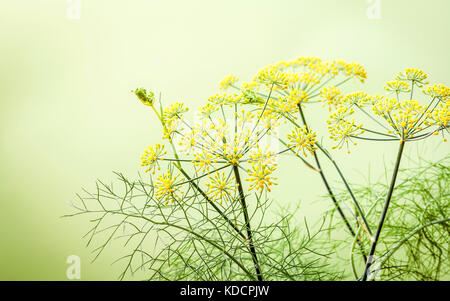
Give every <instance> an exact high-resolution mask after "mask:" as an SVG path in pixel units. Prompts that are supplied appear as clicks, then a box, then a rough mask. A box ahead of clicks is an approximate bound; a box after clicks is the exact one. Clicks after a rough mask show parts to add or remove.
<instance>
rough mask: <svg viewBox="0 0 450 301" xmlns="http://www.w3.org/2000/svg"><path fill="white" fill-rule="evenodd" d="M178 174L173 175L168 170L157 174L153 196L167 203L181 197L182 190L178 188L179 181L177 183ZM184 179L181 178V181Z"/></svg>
mask: <svg viewBox="0 0 450 301" xmlns="http://www.w3.org/2000/svg"><path fill="white" fill-rule="evenodd" d="M178 177H179V175H176V176H173V175H172V172H171V171H170V170H168V171H167V173H165V174H162V175H159V176H158V177H157V179H156V183H155V189H156V191H155V196H156V198H157V199H158V200H160V201H162V202H164V204H165V205H167V204H168V203H169V202H172V203H174V202H175V201H176V200H180V199H181V195H182V194H183V192H182V191H181V190H180V187H181V185H180V183H177V179H178ZM183 180H184V179H183V178H182V179H181V181H183Z"/></svg>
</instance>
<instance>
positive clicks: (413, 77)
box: [395, 68, 428, 87]
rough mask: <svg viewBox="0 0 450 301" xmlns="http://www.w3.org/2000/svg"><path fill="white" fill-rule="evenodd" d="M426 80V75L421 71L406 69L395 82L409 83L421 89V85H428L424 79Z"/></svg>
mask: <svg viewBox="0 0 450 301" xmlns="http://www.w3.org/2000/svg"><path fill="white" fill-rule="evenodd" d="M427 78H428V74H426V73H425V72H424V71H423V70H420V69H416V68H408V69H406V70H405V71H404V72H400V73H399V74H398V75H397V76H396V77H395V80H399V81H405V80H406V81H411V82H412V83H413V84H415V85H417V86H418V87H422V86H423V85H426V84H428V82H427V81H426V79H427Z"/></svg>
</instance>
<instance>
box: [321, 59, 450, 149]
mask: <svg viewBox="0 0 450 301" xmlns="http://www.w3.org/2000/svg"><path fill="white" fill-rule="evenodd" d="M427 78H428V75H427V74H426V73H425V72H424V71H422V70H419V69H412V68H410V69H406V70H405V71H404V72H400V73H399V74H398V75H397V76H396V77H395V80H394V81H389V82H387V83H386V85H385V89H386V90H387V91H388V92H393V93H395V96H396V97H395V98H391V97H387V96H382V95H375V96H369V95H368V94H366V93H364V92H357V93H352V94H349V95H347V96H345V97H341V96H340V94H339V93H338V92H337V91H334V89H333V88H332V87H330V88H324V89H322V91H321V97H322V98H323V99H324V100H323V101H326V102H327V104H329V105H330V104H332V105H334V106H335V107H336V109H335V111H334V112H333V113H332V114H331V115H330V116H329V119H328V121H327V122H328V125H329V126H328V130H329V133H330V138H331V139H332V140H334V141H338V145H337V146H335V147H337V148H341V147H342V145H343V144H347V145H348V141H349V140H350V139H351V138H358V136H360V135H362V134H364V133H365V132H370V133H371V134H374V135H381V136H382V137H380V136H376V137H372V138H369V139H368V140H386V139H387V140H390V139H391V140H392V139H393V138H394V139H399V140H400V141H405V140H411V139H415V138H423V137H427V136H429V135H427V134H423V133H422V131H424V130H425V127H424V126H426V128H430V127H432V126H435V127H437V128H436V129H435V130H432V131H431V132H430V133H429V134H431V133H434V134H437V133H438V132H439V131H441V130H443V129H445V128H447V127H448V124H449V118H450V117H449V103H450V100H449V99H450V88H448V87H446V86H444V85H433V86H430V87H428V88H426V89H425V90H424V91H423V92H424V93H425V94H426V95H429V96H430V97H431V98H432V99H431V101H430V102H429V104H428V105H427V106H425V105H422V104H420V102H419V101H418V100H416V99H412V98H413V93H412V92H413V90H412V89H413V88H414V86H418V87H422V86H424V85H426V84H428V83H427V82H426V80H427ZM407 81H411V83H408V82H407ZM409 92H411V93H409ZM401 93H407V94H408V99H401V98H400V94H401ZM335 99H337V100H335ZM368 105H370V106H371V111H372V113H373V114H374V115H375V116H373V117H371V116H370V111H369V112H366V111H365V110H364V109H365V107H366V106H368ZM353 106H356V107H358V109H360V111H361V113H365V115H366V116H369V117H370V118H371V119H372V120H373V121H375V122H377V123H378V124H379V125H381V126H383V128H384V129H385V130H386V133H382V132H379V131H377V130H370V129H365V128H363V127H362V124H357V123H356V121H355V118H354V117H353V115H354V114H355V110H354V109H353ZM377 117H381V118H382V121H383V123H387V126H384V125H383V124H382V123H381V122H379V121H377ZM419 134H420V135H419ZM444 140H445V139H444Z"/></svg>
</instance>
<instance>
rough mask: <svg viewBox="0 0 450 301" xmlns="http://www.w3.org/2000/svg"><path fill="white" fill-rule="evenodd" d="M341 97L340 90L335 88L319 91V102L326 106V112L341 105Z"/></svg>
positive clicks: (325, 88)
mask: <svg viewBox="0 0 450 301" xmlns="http://www.w3.org/2000/svg"><path fill="white" fill-rule="evenodd" d="M342 99H343V96H342V94H341V90H339V89H338V88H336V87H335V86H329V87H324V88H322V90H320V101H322V102H323V103H324V104H326V105H328V110H329V111H331V110H332V109H333V108H334V109H336V108H337V107H338V106H339V105H341V104H342Z"/></svg>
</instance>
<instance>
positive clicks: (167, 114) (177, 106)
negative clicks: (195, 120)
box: [163, 102, 189, 121]
mask: <svg viewBox="0 0 450 301" xmlns="http://www.w3.org/2000/svg"><path fill="white" fill-rule="evenodd" d="M187 111H189V108H186V107H185V106H184V103H182V102H176V103H173V104H171V105H170V106H169V107H168V108H166V109H164V112H163V116H164V117H163V119H164V120H165V121H170V120H172V119H174V118H177V119H181V117H182V114H183V113H186V112H187Z"/></svg>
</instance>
